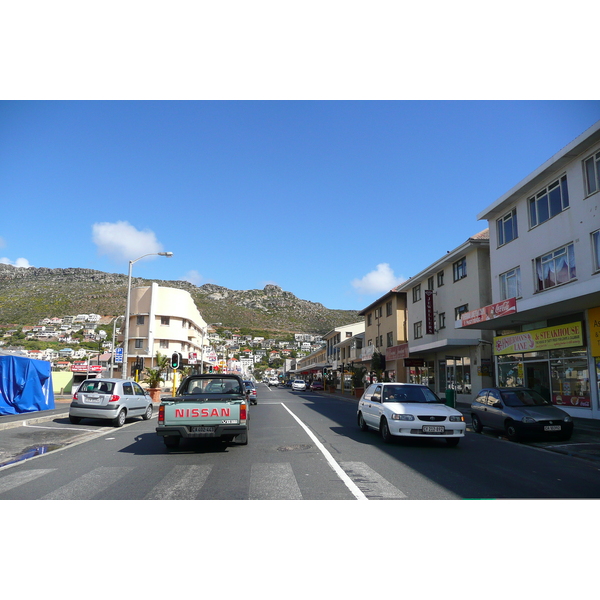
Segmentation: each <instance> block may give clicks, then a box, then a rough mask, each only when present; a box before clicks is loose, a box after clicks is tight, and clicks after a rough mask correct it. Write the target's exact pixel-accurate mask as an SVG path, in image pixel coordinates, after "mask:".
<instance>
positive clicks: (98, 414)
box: [69, 379, 152, 427]
mask: <svg viewBox="0 0 600 600" xmlns="http://www.w3.org/2000/svg"><path fill="white" fill-rule="evenodd" d="M129 417H142V418H143V419H145V420H148V419H151V418H152V398H150V396H149V395H148V394H147V393H146V392H145V391H144V389H143V388H142V387H141V386H140V385H139V384H138V383H136V382H135V381H128V380H127V379H86V380H85V381H84V382H83V383H82V384H81V385H80V386H79V388H78V389H77V391H76V392H75V394H74V395H73V400H72V401H71V405H70V406H69V420H70V421H71V423H74V424H76V423H79V422H80V421H81V419H86V418H87V419H110V420H111V421H112V423H113V425H114V426H115V427H122V426H123V425H124V424H125V419H128V418H129Z"/></svg>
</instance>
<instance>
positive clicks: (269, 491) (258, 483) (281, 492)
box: [250, 463, 302, 500]
mask: <svg viewBox="0 0 600 600" xmlns="http://www.w3.org/2000/svg"><path fill="white" fill-rule="evenodd" d="M250 500H302V492H301V491H300V488H299V487H298V482H297V481H296V477H295V476H294V472H293V471H292V465H290V463H255V464H253V465H252V469H251V472H250Z"/></svg>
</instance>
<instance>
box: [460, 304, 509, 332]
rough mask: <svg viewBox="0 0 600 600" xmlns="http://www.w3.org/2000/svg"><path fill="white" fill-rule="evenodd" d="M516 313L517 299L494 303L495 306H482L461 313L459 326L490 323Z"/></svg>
mask: <svg viewBox="0 0 600 600" xmlns="http://www.w3.org/2000/svg"><path fill="white" fill-rule="evenodd" d="M516 312H517V299H516V298H509V299H508V300H503V301H502V302H496V304H490V305H489V306H483V307H481V308H477V309H475V310H471V311H469V312H466V313H463V314H462V315H461V317H460V326H461V327H465V326H466V325H476V324H477V323H483V322H484V321H490V320H491V319H496V318H498V317H505V316H506V315H512V314H513V313H516Z"/></svg>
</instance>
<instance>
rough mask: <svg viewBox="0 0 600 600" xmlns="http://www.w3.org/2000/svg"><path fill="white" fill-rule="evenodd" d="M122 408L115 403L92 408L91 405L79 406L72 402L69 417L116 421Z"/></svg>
mask: <svg viewBox="0 0 600 600" xmlns="http://www.w3.org/2000/svg"><path fill="white" fill-rule="evenodd" d="M121 408H122V406H121V405H120V404H116V403H113V404H111V405H109V406H90V405H89V404H78V403H77V402H72V403H71V404H70V406H69V416H71V417H82V418H86V417H87V418H89V419H115V418H116V417H117V415H118V414H119V411H120V410H121Z"/></svg>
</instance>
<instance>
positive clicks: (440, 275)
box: [437, 270, 444, 287]
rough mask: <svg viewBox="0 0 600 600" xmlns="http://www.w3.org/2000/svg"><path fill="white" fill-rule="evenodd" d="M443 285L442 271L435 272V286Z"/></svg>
mask: <svg viewBox="0 0 600 600" xmlns="http://www.w3.org/2000/svg"><path fill="white" fill-rule="evenodd" d="M443 285H444V271H443V270H442V271H438V272H437V286H438V287H442V286H443Z"/></svg>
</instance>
